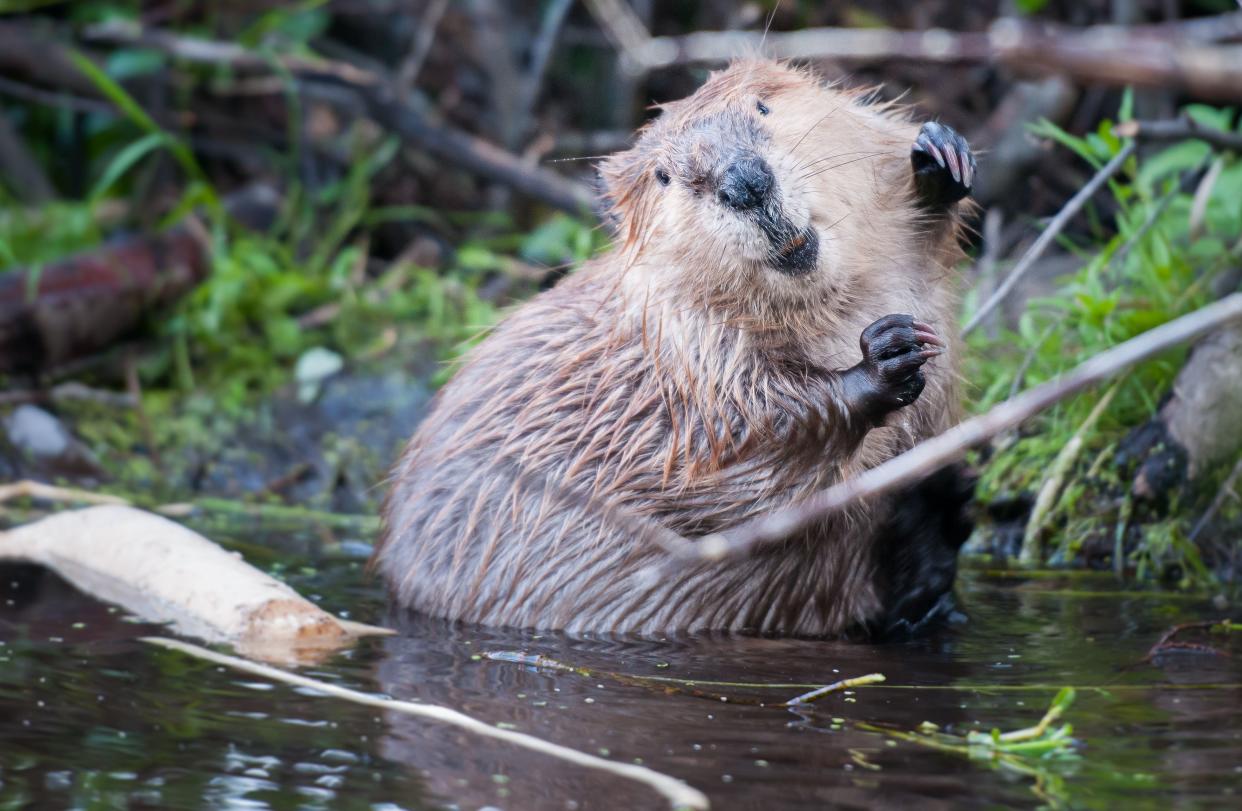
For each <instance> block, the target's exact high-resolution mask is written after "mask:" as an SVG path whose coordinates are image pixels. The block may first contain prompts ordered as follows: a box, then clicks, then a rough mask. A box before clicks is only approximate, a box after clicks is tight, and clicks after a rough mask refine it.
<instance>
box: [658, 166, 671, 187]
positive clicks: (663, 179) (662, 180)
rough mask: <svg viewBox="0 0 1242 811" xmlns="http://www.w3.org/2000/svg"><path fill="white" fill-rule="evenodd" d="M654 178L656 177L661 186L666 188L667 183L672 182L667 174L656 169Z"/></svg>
mask: <svg viewBox="0 0 1242 811" xmlns="http://www.w3.org/2000/svg"><path fill="white" fill-rule="evenodd" d="M655 176H656V180H658V181H660V185H661V186H667V185H668V184H669V182H670V181H671V180H672V178H671V177H669V176H668V172H666V171H664V170H663V169H656V170H655Z"/></svg>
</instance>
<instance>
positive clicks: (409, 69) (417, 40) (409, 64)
mask: <svg viewBox="0 0 1242 811" xmlns="http://www.w3.org/2000/svg"><path fill="white" fill-rule="evenodd" d="M447 10H448V0H431V2H430V3H428V4H427V8H426V9H424V10H423V17H422V19H420V20H419V21H418V28H417V30H415V31H414V41H413V42H412V43H410V53H409V55H407V56H406V58H405V61H404V62H402V63H401V67H400V69H399V70H398V71H397V78H396V80H395V81H396V87H397V97H398V98H405V97H406V95H408V94H409V92H410V91H411V90H413V89H414V82H415V81H416V80H417V79H418V74H419V71H421V70H422V69H423V62H426V61H427V54H429V53H431V45H432V43H434V42H435V39H436V29H437V28H439V27H440V20H441V19H443V17H444V12H445V11H447Z"/></svg>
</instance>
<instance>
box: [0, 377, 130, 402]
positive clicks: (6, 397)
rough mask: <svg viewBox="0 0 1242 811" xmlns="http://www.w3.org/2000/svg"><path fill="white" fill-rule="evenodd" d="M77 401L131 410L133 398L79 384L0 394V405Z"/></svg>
mask: <svg viewBox="0 0 1242 811" xmlns="http://www.w3.org/2000/svg"><path fill="white" fill-rule="evenodd" d="M72 400H77V401H80V402H87V403H96V404H99V405H104V406H109V407H112V408H133V406H134V398H133V397H131V396H130V395H129V393H128V392H118V391H108V390H107V389H93V388H91V387H90V386H86V385H83V384H81V383H75V382H72V381H71V382H69V383H61V384H59V385H56V386H53V387H52V388H50V389H46V390H41V389H28V390H25V391H5V392H0V405H10V404H14V403H57V402H68V401H72Z"/></svg>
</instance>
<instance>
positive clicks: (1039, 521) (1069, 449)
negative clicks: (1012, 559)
mask: <svg viewBox="0 0 1242 811" xmlns="http://www.w3.org/2000/svg"><path fill="white" fill-rule="evenodd" d="M1119 385H1120V383H1114V384H1113V385H1112V386H1111V387H1110V388H1109V390H1108V391H1107V392H1106V393H1105V394H1104V396H1103V397H1101V398H1100V401H1099V402H1098V403H1096V404H1095V408H1093V409H1091V413H1090V414H1088V415H1087V418H1086V419H1085V420H1083V421H1082V425H1080V426H1078V430H1077V431H1075V432H1074V435H1073V436H1072V437H1070V440H1069V442H1066V443H1065V445H1064V447H1062V448H1061V451H1060V452H1059V453H1058V454H1057V458H1056V459H1055V460H1053V462H1052V466H1051V467H1050V468H1049V469H1048V475H1047V476H1045V477H1044V481H1043V484H1041V485H1040V487H1039V495H1038V496H1036V498H1035V506H1034V507H1032V508H1031V517H1030V518H1029V519H1028V520H1027V522H1026V531H1025V532H1024V533H1023V536H1022V549H1021V551H1020V552H1019V554H1018V562H1019V563H1021V564H1022V565H1023V566H1034V565H1036V564H1038V563H1039V562H1040V561H1041V560H1043V548H1042V546H1043V536H1044V525H1045V524H1046V523H1047V522H1048V518H1049V516H1050V514H1051V512H1052V509H1053V508H1054V507H1056V505H1057V501H1058V500H1059V499H1060V496H1061V490H1062V485H1064V484H1065V477H1066V476H1067V475H1068V474H1069V471H1070V468H1071V467H1073V465H1074V462H1075V461H1076V460H1077V459H1078V454H1079V453H1081V452H1082V446H1083V443H1084V441H1085V439H1084V438H1085V437H1086V435H1087V432H1088V431H1090V430H1091V428H1092V426H1094V425H1095V424H1096V422H1098V421H1099V419H1100V416H1101V415H1103V414H1104V410H1105V409H1106V408H1108V404H1109V403H1111V402H1112V401H1113V396H1114V395H1116V394H1117V387H1118V386H1119Z"/></svg>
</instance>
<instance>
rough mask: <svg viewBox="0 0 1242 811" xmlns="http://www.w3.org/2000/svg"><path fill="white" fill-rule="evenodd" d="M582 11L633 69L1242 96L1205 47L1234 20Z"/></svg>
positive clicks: (1229, 50)
mask: <svg viewBox="0 0 1242 811" xmlns="http://www.w3.org/2000/svg"><path fill="white" fill-rule="evenodd" d="M588 5H589V6H590V8H591V11H592V13H593V14H594V15H595V18H596V20H597V21H598V23H599V24H600V27H601V28H603V29H604V31H605V33H606V34H607V36H608V38H609V40H611V41H612V42H613V44H614V45H616V46H617V47H618V48H620V49H621V50H622V53H623V54H624V55H625V57H626V60H627V62H628V63H629V65H630V66H631V69H632V70H634V71H635V72H643V71H651V70H656V69H658V68H664V67H668V66H670V65H684V64H693V63H723V62H728V61H730V60H731V59H735V58H738V57H746V56H753V55H755V54H763V55H765V56H769V57H773V58H777V59H827V60H833V61H845V62H854V63H857V62H890V61H915V62H930V63H939V64H943V63H980V62H982V63H992V64H996V65H1003V66H1004V67H1006V68H1009V69H1011V70H1013V71H1015V72H1018V73H1022V74H1037V75H1048V74H1059V75H1065V76H1070V77H1072V78H1073V79H1075V80H1077V81H1079V82H1081V83H1092V84H1111V85H1126V86H1130V85H1138V86H1146V87H1163V88H1177V89H1180V90H1184V91H1186V92H1188V93H1191V94H1194V95H1197V96H1201V97H1203V98H1210V99H1217V100H1221V101H1226V100H1237V99H1239V98H1242V58H1240V57H1239V51H1238V48H1236V47H1233V46H1227V45H1225V46H1218V45H1214V44H1212V43H1216V42H1222V41H1226V40H1229V39H1232V38H1235V37H1238V36H1239V35H1242V13H1230V14H1221V15H1218V16H1216V17H1211V18H1204V19H1197V20H1191V21H1188V22H1172V23H1164V24H1157V25H1143V26H1118V25H1094V26H1088V27H1086V28H1076V27H1072V26H1062V25H1040V24H1036V23H1026V22H1020V21H1017V20H1014V19H1013V18H1009V17H1006V18H1002V19H999V20H997V21H995V22H994V23H992V25H991V26H989V28H988V30H986V31H967V32H953V31H946V30H944V29H940V28H932V29H928V30H926V31H899V30H893V29H888V28H867V29H859V28H806V29H802V30H800V31H782V32H776V31H769V32H761V31H700V32H696V33H692V34H687V35H685V36H680V37H652V36H651V35H650V34H649V33H648V31H647V30H646V28H645V27H643V26H642V24H641V22H638V21H637V17H636V15H634V13H633V11H632V10H630V9H629V8H628V7H625V6H624V5H623V0H590V2H589V4H588Z"/></svg>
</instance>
